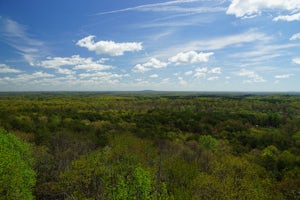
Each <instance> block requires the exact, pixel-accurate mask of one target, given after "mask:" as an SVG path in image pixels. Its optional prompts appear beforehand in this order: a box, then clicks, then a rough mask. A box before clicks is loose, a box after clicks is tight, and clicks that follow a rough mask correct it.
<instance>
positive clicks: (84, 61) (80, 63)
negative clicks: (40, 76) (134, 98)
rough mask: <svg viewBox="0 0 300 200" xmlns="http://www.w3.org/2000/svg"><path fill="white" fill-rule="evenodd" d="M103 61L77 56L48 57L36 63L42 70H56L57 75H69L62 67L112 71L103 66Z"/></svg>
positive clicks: (109, 67) (110, 67)
mask: <svg viewBox="0 0 300 200" xmlns="http://www.w3.org/2000/svg"><path fill="white" fill-rule="evenodd" d="M104 61H106V60H105V59H100V60H98V61H94V60H93V58H91V57H88V58H82V57H80V56H79V55H73V56H71V57H54V58H51V57H48V59H47V60H44V61H41V62H40V63H38V64H37V65H38V66H41V67H44V68H53V69H57V71H58V73H60V72H64V73H65V74H66V73H69V72H70V71H68V70H67V69H62V68H61V67H62V66H72V67H73V69H74V70H87V71H101V70H107V69H112V68H113V67H112V66H110V65H105V64H103V62H104Z"/></svg>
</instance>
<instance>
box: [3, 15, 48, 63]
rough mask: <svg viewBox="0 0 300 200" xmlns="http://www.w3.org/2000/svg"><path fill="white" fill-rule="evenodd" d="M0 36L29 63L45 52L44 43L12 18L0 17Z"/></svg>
mask: <svg viewBox="0 0 300 200" xmlns="http://www.w3.org/2000/svg"><path fill="white" fill-rule="evenodd" d="M0 36H1V37H0V39H1V40H3V42H5V43H6V44H8V45H9V46H11V47H12V48H14V49H15V50H16V51H17V53H18V54H20V55H22V57H23V58H24V59H25V60H26V61H27V62H28V63H29V64H30V65H34V63H35V62H36V59H37V58H38V57H39V56H40V55H41V54H43V53H45V44H44V43H43V42H42V41H39V40H37V39H34V38H32V37H31V36H30V35H29V34H28V33H27V27H26V26H24V25H22V24H19V23H18V22H16V21H14V20H11V19H8V18H4V17H1V18H0Z"/></svg>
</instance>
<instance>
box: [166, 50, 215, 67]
mask: <svg viewBox="0 0 300 200" xmlns="http://www.w3.org/2000/svg"><path fill="white" fill-rule="evenodd" d="M212 55H214V53H213V52H209V53H203V52H200V53H197V52H196V51H188V52H181V53H178V54H177V55H176V56H173V57H171V58H169V61H170V62H172V63H175V64H176V65H179V64H182V63H198V62H208V60H209V58H210V56H212Z"/></svg>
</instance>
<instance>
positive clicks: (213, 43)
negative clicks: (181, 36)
mask: <svg viewBox="0 0 300 200" xmlns="http://www.w3.org/2000/svg"><path fill="white" fill-rule="evenodd" d="M271 39H273V38H272V37H271V36H269V35H266V34H264V33H260V32H257V31H253V30H249V31H246V32H244V33H241V34H235V35H229V36H222V37H217V38H212V39H206V40H194V41H192V42H188V43H186V42H185V43H182V44H178V45H173V46H169V47H168V48H166V49H161V50H159V51H157V52H155V55H156V56H160V57H167V56H170V55H174V54H176V53H178V52H189V51H213V50H219V49H224V48H227V47H231V46H233V47H242V45H244V44H246V43H254V42H260V41H262V42H263V43H265V42H267V41H269V40H271Z"/></svg>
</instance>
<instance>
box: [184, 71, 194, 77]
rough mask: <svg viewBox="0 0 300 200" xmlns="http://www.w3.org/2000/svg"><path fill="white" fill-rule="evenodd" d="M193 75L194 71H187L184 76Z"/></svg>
mask: <svg viewBox="0 0 300 200" xmlns="http://www.w3.org/2000/svg"><path fill="white" fill-rule="evenodd" d="M192 74H193V71H187V72H185V73H184V75H186V76H190V75H192Z"/></svg>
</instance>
